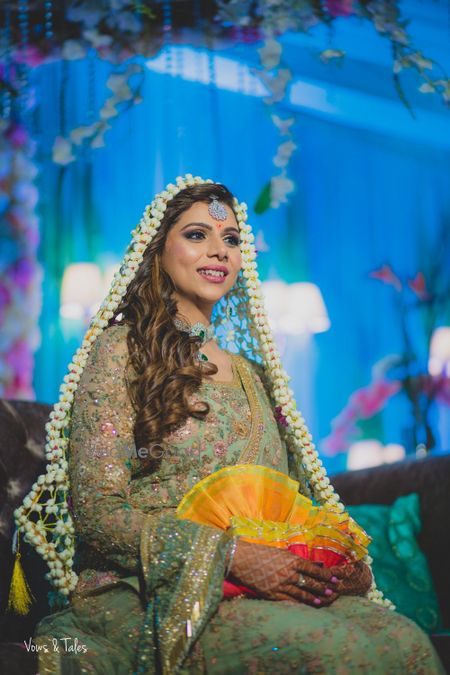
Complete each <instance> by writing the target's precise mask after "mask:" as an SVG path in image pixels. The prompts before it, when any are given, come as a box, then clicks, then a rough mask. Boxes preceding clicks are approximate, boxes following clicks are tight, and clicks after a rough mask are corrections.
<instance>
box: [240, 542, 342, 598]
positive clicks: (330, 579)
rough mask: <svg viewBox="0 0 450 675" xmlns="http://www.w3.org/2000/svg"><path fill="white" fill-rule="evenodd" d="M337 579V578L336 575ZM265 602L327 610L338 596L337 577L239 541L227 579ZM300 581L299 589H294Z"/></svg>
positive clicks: (283, 554)
mask: <svg viewBox="0 0 450 675" xmlns="http://www.w3.org/2000/svg"><path fill="white" fill-rule="evenodd" d="M339 576H340V574H339ZM228 578H229V579H230V580H231V581H237V582H239V583H240V584H242V585H243V586H247V588H250V589H252V590H253V591H255V592H256V593H257V594H258V596H259V597H261V598H265V599H266V600H297V601H298V602H303V603H306V604H308V605H312V606H313V607H326V606H327V605H330V604H331V603H332V602H334V601H335V600H336V598H337V597H338V596H339V594H340V593H339V591H338V590H337V586H338V584H339V577H338V574H337V573H336V574H334V573H333V572H331V571H330V570H329V569H327V568H325V567H320V566H319V565H316V564H315V563H312V562H310V561H309V560H304V559H303V558H300V557H299V556H297V555H294V554H293V553H291V552H290V551H286V550H284V549H279V548H274V547H272V546H264V545H262V544H251V543H249V542H246V541H243V540H242V539H239V540H238V543H237V547H236V552H235V554H234V557H233V560H232V564H231V569H230V573H229V577H228ZM299 581H302V585H301V586H299V585H297V584H298V582H299Z"/></svg>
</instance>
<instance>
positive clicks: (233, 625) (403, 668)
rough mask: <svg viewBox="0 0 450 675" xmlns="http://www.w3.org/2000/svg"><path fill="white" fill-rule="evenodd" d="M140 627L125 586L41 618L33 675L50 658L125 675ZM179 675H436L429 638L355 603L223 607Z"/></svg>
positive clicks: (136, 603)
mask: <svg viewBox="0 0 450 675" xmlns="http://www.w3.org/2000/svg"><path fill="white" fill-rule="evenodd" d="M143 618H144V609H143V607H142V604H141V601H140V598H139V596H138V594H137V593H136V592H135V591H134V590H132V589H131V587H124V586H118V587H115V588H112V589H110V590H108V591H107V592H104V593H99V594H97V595H92V596H89V597H86V598H83V599H80V600H78V601H76V602H75V603H74V604H73V605H72V606H71V607H70V609H68V610H65V611H64V612H59V613H58V614H56V615H52V616H49V617H46V618H45V619H43V620H42V621H41V622H40V624H39V625H38V629H37V632H36V636H37V637H36V638H35V643H38V642H41V643H42V642H46V643H47V644H48V647H49V651H50V654H48V655H44V657H41V658H40V662H39V666H40V669H39V673H40V675H43V674H44V673H45V672H46V671H45V665H46V663H47V662H48V664H49V666H48V667H49V668H51V669H50V670H49V671H48V672H49V673H51V674H52V675H54V674H55V672H58V671H57V670H55V658H59V657H61V661H60V663H61V673H62V674H63V675H79V674H80V673H95V674H96V675H103V674H104V675H110V674H111V675H131V673H133V671H134V670H135V657H136V651H137V645H138V640H139V635H140V631H141V626H142V622H143ZM38 636H40V637H39V638H38ZM63 638H69V639H68V640H65V641H64V640H63ZM75 638H78V646H79V647H81V648H82V646H83V645H85V646H86V648H87V651H86V653H80V652H79V653H78V654H74V652H73V651H68V650H67V647H68V646H69V645H72V646H73V645H74V643H75ZM55 639H56V640H57V643H56V644H57V645H58V646H59V652H58V653H56V654H55V652H54V651H53V644H54V642H53V641H54V640H55ZM50 657H51V658H50ZM182 672H183V673H186V674H187V673H190V674H193V675H196V674H198V675H200V673H205V672H206V673H208V674H211V675H219V674H220V675H233V674H236V675H238V674H239V675H241V674H242V673H248V674H251V673H258V675H260V674H263V673H271V674H272V673H277V675H278V674H280V675H282V674H283V673H289V674H291V673H299V674H300V673H302V674H307V675H309V674H319V673H321V674H330V675H331V674H333V675H346V674H347V673H352V674H357V675H360V674H361V675H363V674H364V673H366V674H367V675H369V674H370V675H372V674H374V675H375V674H377V673H380V674H382V675H385V673H389V674H390V675H395V674H397V673H398V674H400V673H401V674H403V673H414V674H415V675H443V673H444V671H443V670H442V669H441V667H440V665H439V663H438V660H437V657H436V656H435V653H434V651H433V648H432V646H431V643H430V642H429V640H428V637H427V636H426V635H425V634H424V633H423V632H422V631H421V629H420V628H419V627H418V626H417V625H416V624H415V623H414V622H412V621H410V620H409V619H406V618H405V617H403V616H401V615H400V614H397V613H395V612H391V611H389V610H386V609H384V608H382V607H379V606H377V605H375V604H374V603H372V602H370V601H368V600H366V599H365V598H356V597H342V598H339V599H338V600H337V601H336V602H335V603H333V605H331V606H330V607H326V608H322V609H316V608H312V607H309V606H307V605H302V604H299V603H295V602H270V601H267V600H255V599H248V598H235V599H233V600H224V601H222V602H221V603H220V605H219V608H218V611H217V612H216V614H215V615H214V617H213V618H212V619H211V620H210V621H209V622H208V624H207V625H206V627H205V629H204V631H203V633H202V635H201V636H200V638H199V640H198V641H197V644H196V646H195V647H194V649H193V650H192V653H191V654H190V655H189V656H188V658H187V659H186V661H185V664H184V667H183V669H182Z"/></svg>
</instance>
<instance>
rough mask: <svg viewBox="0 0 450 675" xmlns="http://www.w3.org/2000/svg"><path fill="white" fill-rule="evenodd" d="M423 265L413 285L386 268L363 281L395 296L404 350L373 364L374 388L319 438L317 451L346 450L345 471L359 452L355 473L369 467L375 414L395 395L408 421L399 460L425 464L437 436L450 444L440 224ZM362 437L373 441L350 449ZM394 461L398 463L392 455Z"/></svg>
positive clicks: (445, 259) (447, 249) (444, 236)
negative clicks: (417, 459)
mask: <svg viewBox="0 0 450 675" xmlns="http://www.w3.org/2000/svg"><path fill="white" fill-rule="evenodd" d="M423 259H424V266H425V268H426V272H425V273H424V272H423V271H419V272H417V273H416V274H415V275H414V277H413V278H408V279H407V278H403V279H401V278H400V275H398V274H397V273H396V272H395V271H394V270H393V269H392V267H391V266H390V265H388V264H385V265H383V266H382V267H380V268H379V269H377V270H374V271H372V272H371V273H370V275H369V276H370V277H372V278H374V279H377V280H379V281H381V282H382V283H384V284H385V285H386V286H389V287H390V288H391V289H392V292H393V293H394V296H393V300H394V306H395V308H396V313H397V319H398V320H397V327H396V332H397V333H399V335H400V338H401V339H400V342H401V345H402V351H401V353H399V354H388V355H387V356H385V357H384V358H382V359H381V360H380V361H379V362H377V363H376V364H375V365H374V367H373V368H372V382H371V383H370V384H369V385H368V386H366V387H362V388H360V389H358V390H357V391H355V392H354V393H353V394H352V395H351V396H350V399H349V402H348V404H347V405H346V407H345V408H344V409H343V410H342V411H341V413H340V414H339V415H338V416H337V417H336V418H335V419H334V420H333V421H332V427H333V432H332V434H330V436H329V437H328V438H326V439H325V441H324V443H323V450H324V452H328V453H329V454H335V453H337V452H347V451H348V450H349V447H350V448H351V449H350V452H349V463H350V464H351V467H349V468H355V461H356V460H355V457H356V455H357V454H358V453H359V455H360V457H361V460H359V461H360V462H362V463H361V467H360V468H363V467H366V466H371V462H372V461H373V458H372V457H371V453H372V454H373V453H374V452H375V450H374V447H376V446H377V445H378V446H380V447H381V443H380V440H383V438H379V436H380V435H381V436H383V424H382V416H381V411H382V410H383V408H384V407H385V406H386V405H387V404H388V403H389V401H390V399H391V398H392V397H393V396H396V395H399V394H400V395H403V396H404V397H406V399H407V401H408V403H409V414H408V415H407V416H406V417H405V418H404V419H403V420H402V425H403V426H402V427H401V429H400V435H401V438H402V445H401V446H399V448H403V452H404V453H406V454H408V453H415V454H416V456H417V457H423V456H425V455H427V454H428V453H429V452H431V451H432V450H433V449H434V448H436V447H442V441H441V438H440V436H441V435H442V436H443V438H444V439H448V438H449V437H450V429H449V427H448V423H447V420H448V415H445V414H443V412H444V411H443V408H445V407H449V406H450V326H446V325H440V326H438V323H439V322H443V321H445V319H446V316H448V312H449V308H450V224H448V223H444V224H443V226H442V228H441V232H440V236H438V237H437V239H436V242H435V245H434V246H433V247H432V248H431V249H430V250H428V251H427V250H426V249H425V250H424V251H423ZM367 435H369V436H372V437H373V436H374V437H375V438H368V439H367V441H366V444H364V443H361V442H359V443H356V444H353V445H352V439H353V438H354V437H356V438H361V437H364V436H366V437H367ZM370 444H372V445H370ZM399 452H400V453H401V450H399ZM364 456H365V458H366V460H365V462H364ZM387 456H388V457H390V456H392V455H389V453H388V455H387ZM393 457H395V459H400V458H401V457H399V456H398V455H396V454H395V453H394V455H393ZM395 459H394V460H391V461H395ZM384 461H389V459H387V460H384ZM376 463H380V464H381V463H383V462H382V461H378V462H376Z"/></svg>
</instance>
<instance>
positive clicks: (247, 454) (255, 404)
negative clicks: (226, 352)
mask: <svg viewBox="0 0 450 675" xmlns="http://www.w3.org/2000/svg"><path fill="white" fill-rule="evenodd" d="M233 358H234V359H235V363H236V367H237V370H238V373H239V376H240V378H241V381H242V385H243V387H244V390H245V393H246V395H247V398H248V403H249V406H250V411H251V415H252V421H251V429H250V437H249V440H248V443H247V445H246V446H245V448H244V449H243V451H242V453H241V456H240V457H239V460H238V464H253V462H254V461H255V460H256V459H257V457H258V454H259V449H260V445H261V439H262V435H263V432H264V421H263V416H262V410H261V405H260V403H259V399H258V395H257V393H256V388H255V381H254V377H253V375H252V373H250V372H249V366H248V365H247V363H246V361H245V359H244V358H243V357H241V356H239V355H238V354H234V355H233Z"/></svg>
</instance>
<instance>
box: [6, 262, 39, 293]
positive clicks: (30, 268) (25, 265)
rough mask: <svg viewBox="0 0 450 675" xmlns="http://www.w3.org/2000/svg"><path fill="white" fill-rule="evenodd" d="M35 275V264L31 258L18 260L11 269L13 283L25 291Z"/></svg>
mask: <svg viewBox="0 0 450 675" xmlns="http://www.w3.org/2000/svg"><path fill="white" fill-rule="evenodd" d="M33 277H34V265H33V263H32V262H31V260H29V259H27V258H22V259H21V260H18V261H17V262H16V263H15V264H14V266H13V268H12V271H11V280H12V282H13V284H15V285H16V286H18V287H19V288H20V289H21V290H22V291H25V290H26V289H27V288H28V286H29V285H30V283H31V282H32V281H33Z"/></svg>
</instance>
